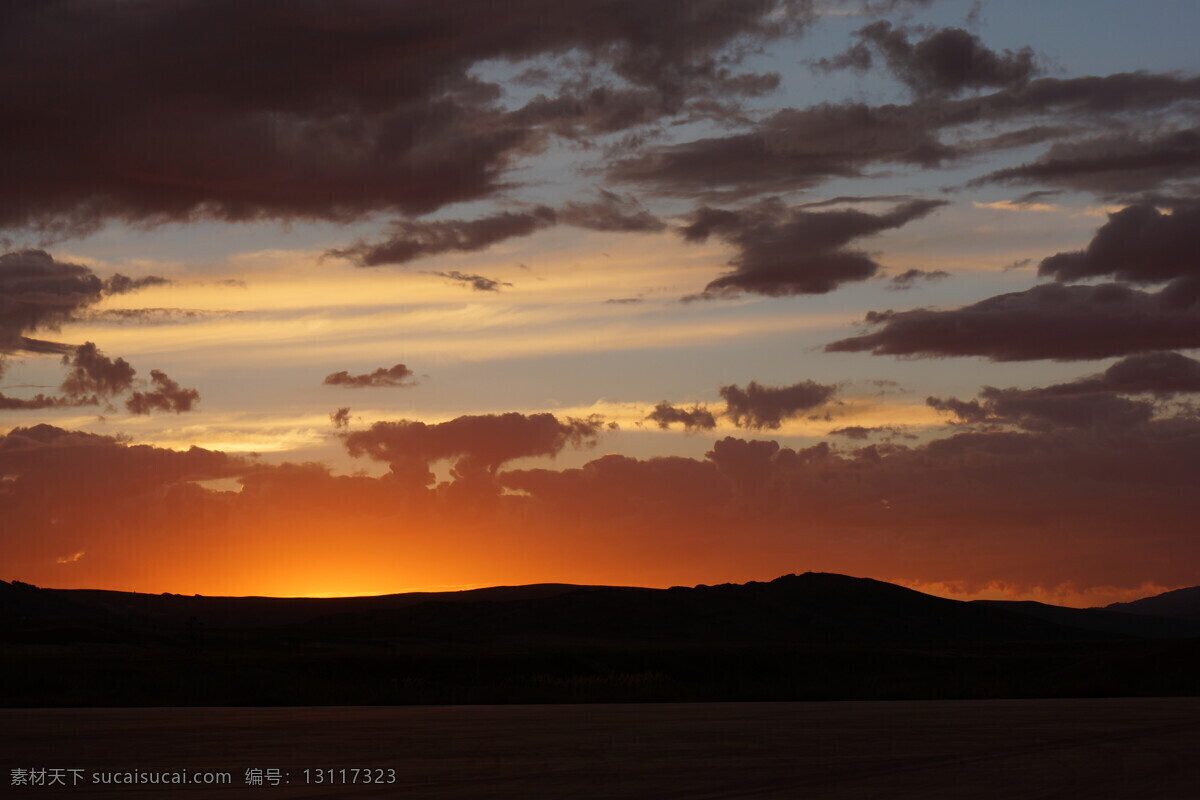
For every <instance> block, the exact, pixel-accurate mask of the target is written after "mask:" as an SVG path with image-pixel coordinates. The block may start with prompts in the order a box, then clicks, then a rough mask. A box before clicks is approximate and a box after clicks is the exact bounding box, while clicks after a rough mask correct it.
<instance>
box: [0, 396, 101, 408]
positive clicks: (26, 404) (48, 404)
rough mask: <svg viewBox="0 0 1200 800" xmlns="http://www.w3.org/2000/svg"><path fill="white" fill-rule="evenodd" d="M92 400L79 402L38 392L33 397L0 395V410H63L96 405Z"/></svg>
mask: <svg viewBox="0 0 1200 800" xmlns="http://www.w3.org/2000/svg"><path fill="white" fill-rule="evenodd" d="M91 401H92V398H84V399H83V402H79V401H77V400H75V399H73V398H70V397H60V396H57V395H47V394H43V393H42V392H38V393H37V394H36V395H34V396H33V397H9V396H8V395H5V394H0V410H2V411H35V410H38V409H43V408H63V407H67V406H75V405H94V403H92V402H91Z"/></svg>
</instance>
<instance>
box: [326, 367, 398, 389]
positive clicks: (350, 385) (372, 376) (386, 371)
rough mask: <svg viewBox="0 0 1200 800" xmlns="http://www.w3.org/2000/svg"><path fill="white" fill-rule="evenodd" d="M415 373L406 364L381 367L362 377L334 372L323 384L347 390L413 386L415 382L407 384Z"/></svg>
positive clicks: (344, 372)
mask: <svg viewBox="0 0 1200 800" xmlns="http://www.w3.org/2000/svg"><path fill="white" fill-rule="evenodd" d="M412 375H413V371H412V370H411V369H409V368H408V367H407V366H405V365H404V364H396V365H395V366H392V367H380V368H379V369H376V370H375V371H373V372H367V373H364V374H362V375H351V374H350V373H349V372H347V371H346V370H342V371H341V372H333V373H330V374H329V375H326V376H325V380H324V381H322V383H323V384H324V385H326V386H344V387H346V388H347V389H364V388H368V387H372V388H375V387H387V386H413V385H414V383H415V381H409V382H407V383H406V382H405V381H406V379H408V378H411V377H412Z"/></svg>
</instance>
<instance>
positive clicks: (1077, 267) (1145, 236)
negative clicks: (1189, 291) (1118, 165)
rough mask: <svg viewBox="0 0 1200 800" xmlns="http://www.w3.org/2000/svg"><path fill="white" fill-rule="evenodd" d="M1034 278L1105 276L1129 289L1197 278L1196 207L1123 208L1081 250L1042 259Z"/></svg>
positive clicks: (1199, 213)
mask: <svg viewBox="0 0 1200 800" xmlns="http://www.w3.org/2000/svg"><path fill="white" fill-rule="evenodd" d="M1038 274H1039V275H1049V276H1053V277H1054V278H1055V279H1056V280H1059V281H1077V280H1085V279H1087V278H1095V277H1100V276H1105V275H1107V276H1112V277H1113V278H1116V279H1117V280H1119V281H1129V282H1132V283H1157V282H1160V281H1169V280H1171V279H1173V278H1179V277H1183V276H1186V275H1193V276H1194V275H1200V206H1197V207H1193V208H1185V209H1179V210H1177V211H1175V212H1174V213H1173V214H1163V213H1162V212H1160V211H1159V210H1158V209H1157V208H1155V207H1154V206H1152V205H1134V206H1129V207H1128V208H1125V209H1122V210H1121V211H1118V212H1117V213H1115V214H1110V215H1109V217H1108V222H1106V223H1105V224H1104V225H1103V226H1101V228H1100V229H1099V230H1097V231H1096V235H1095V236H1094V237H1093V238H1092V241H1091V242H1089V243H1088V246H1087V247H1086V248H1085V249H1083V250H1077V251H1075V252H1069V253H1058V254H1056V255H1053V256H1050V257H1049V258H1045V259H1042V263H1041V265H1040V266H1039V267H1038Z"/></svg>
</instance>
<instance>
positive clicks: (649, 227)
mask: <svg viewBox="0 0 1200 800" xmlns="http://www.w3.org/2000/svg"><path fill="white" fill-rule="evenodd" d="M558 220H559V222H562V223H564V224H567V225H574V226H576V227H579V228H588V229H590V230H594V231H622V232H631V233H632V232H653V231H661V230H663V229H664V228H666V227H667V225H666V223H665V222H663V221H662V220H661V219H659V218H658V217H656V216H654V215H653V214H651V213H650V212H649V211H647V210H646V208H645V207H644V206H642V204H641V203H639V202H638V201H637V200H636V199H635V198H632V197H622V196H621V195H618V194H614V193H613V192H608V191H603V190H601V191H600V197H599V199H598V200H596V201H595V202H592V203H578V202H571V203H567V204H566V205H564V206H563V207H562V208H561V209H559V211H558Z"/></svg>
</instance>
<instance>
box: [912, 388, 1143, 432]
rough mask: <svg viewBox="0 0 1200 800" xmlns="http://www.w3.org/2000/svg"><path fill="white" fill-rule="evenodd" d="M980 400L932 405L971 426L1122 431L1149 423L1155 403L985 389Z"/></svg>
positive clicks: (933, 401) (934, 401) (953, 400)
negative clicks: (1006, 425) (990, 425)
mask: <svg viewBox="0 0 1200 800" xmlns="http://www.w3.org/2000/svg"><path fill="white" fill-rule="evenodd" d="M979 396H980V397H981V398H982V402H981V401H980V400H971V401H969V402H967V401H962V400H958V399H956V398H948V399H946V400H942V399H940V398H936V397H930V398H928V400H927V401H926V402H927V404H928V405H930V406H932V407H933V408H936V409H938V410H939V411H949V412H952V413H954V414H955V415H956V416H957V417H958V418H959V419H960V420H962V421H963V422H966V423H969V424H976V423H990V424H993V425H997V424H1010V425H1017V426H1018V427H1021V428H1024V429H1026V430H1035V431H1036V430H1057V429H1062V428H1092V429H1107V430H1120V429H1127V428H1131V427H1133V426H1136V425H1141V424H1143V423H1146V422H1149V421H1150V420H1151V418H1153V416H1154V404H1153V403H1150V402H1147V401H1143V400H1130V399H1128V398H1125V397H1118V396H1116V395H1114V394H1080V395H1055V394H1051V393H1048V392H1046V391H1045V390H1043V389H1015V388H1009V389H997V388H996V387H994V386H985V387H984V388H983V389H982V391H980V393H979Z"/></svg>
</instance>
